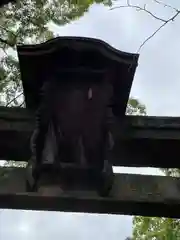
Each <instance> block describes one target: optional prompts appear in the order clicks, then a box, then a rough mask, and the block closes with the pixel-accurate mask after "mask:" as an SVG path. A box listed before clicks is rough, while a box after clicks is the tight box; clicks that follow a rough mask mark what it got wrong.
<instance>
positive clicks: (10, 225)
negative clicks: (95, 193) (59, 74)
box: [0, 0, 180, 240]
mask: <svg viewBox="0 0 180 240" xmlns="http://www.w3.org/2000/svg"><path fill="white" fill-rule="evenodd" d="M132 2H133V4H136V3H140V2H144V3H147V2H148V3H151V2H153V1H135V0H133V1H132ZM169 2H170V3H171V4H172V5H173V6H177V7H179V8H180V2H179V0H174V1H173V0H171V1H170V0H169ZM120 3H121V4H123V1H116V5H118V4H120ZM148 6H149V9H150V10H151V11H152V12H153V13H155V14H157V15H158V16H160V17H163V18H168V17H170V16H171V15H172V14H173V11H172V10H170V9H168V8H164V7H162V6H161V7H160V6H158V5H157V4H151V5H148ZM148 6H147V7H148ZM160 24H162V23H161V22H159V21H157V20H155V19H153V18H152V17H150V16H148V15H147V14H146V13H143V12H137V11H135V10H134V9H125V8H123V9H117V10H113V11H110V10H109V9H108V8H105V7H104V6H103V5H93V6H92V7H91V8H90V11H89V12H88V13H87V14H85V16H84V17H82V18H81V19H80V20H78V21H75V22H73V23H71V24H69V25H66V26H64V27H54V26H53V29H54V31H56V33H58V34H59V35H68V36H70V35H74V36H88V37H96V38H100V39H102V40H104V41H107V42H108V43H110V44H111V45H113V46H114V47H116V48H118V49H120V50H123V51H128V52H136V51H137V49H138V48H139V46H140V45H141V43H142V42H143V41H144V40H145V39H146V38H147V37H148V36H149V35H150V34H151V33H153V31H155V30H156V28H158V27H159V26H160ZM179 24H180V17H178V18H177V19H176V20H175V21H174V22H172V23H170V24H169V25H167V26H166V27H165V28H164V29H162V30H161V31H160V32H159V33H158V34H157V35H156V36H155V37H154V38H153V39H151V40H150V41H149V42H147V44H146V45H145V46H144V47H143V48H142V49H141V52H140V59H139V66H138V68H137V71H136V75H135V79H134V83H133V87H132V91H131V96H134V97H137V98H138V99H139V100H140V101H142V102H143V103H144V104H145V105H146V107H147V112H148V114H149V115H171V116H178V115H180V107H179V104H178V103H179V102H178V101H179V100H180V81H179V80H180V64H179V55H180V44H179V43H180V32H179V31H178V27H179V26H180V25H179ZM117 171H121V172H122V171H123V172H124V171H127V169H123V168H119V169H116V172H117ZM128 172H136V173H141V174H142V173H143V174H145V173H147V174H160V171H159V170H157V169H144V168H142V169H132V168H130V169H129V170H128ZM131 234H132V217H130V216H126V217H125V216H110V215H109V216H108V215H101V216H97V215H89V214H67V213H49V212H46V213H44V212H43V213H42V212H41V213H38V212H27V211H10V210H2V211H0V239H2V240H12V239H13V240H21V239H23V240H24V239H26V240H30V239H31V240H32V239H33V240H36V239H40V238H42V239H44V240H49V239H51V238H52V239H53V240H57V239H60V238H62V239H63V240H64V239H67V240H71V239H73V240H76V239H78V240H79V239H87V240H88V239H92V238H94V239H103V240H107V239H108V240H109V239H112V240H124V239H125V237H127V236H130V235H131Z"/></svg>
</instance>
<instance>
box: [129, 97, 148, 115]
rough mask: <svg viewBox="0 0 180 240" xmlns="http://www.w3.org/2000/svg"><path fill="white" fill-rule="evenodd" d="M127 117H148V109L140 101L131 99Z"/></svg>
mask: <svg viewBox="0 0 180 240" xmlns="http://www.w3.org/2000/svg"><path fill="white" fill-rule="evenodd" d="M126 114H127V115H146V107H145V105H143V104H142V103H141V102H140V101H139V100H138V99H136V98H130V99H129V101H128V104H127V109H126Z"/></svg>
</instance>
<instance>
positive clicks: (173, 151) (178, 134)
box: [0, 107, 180, 168]
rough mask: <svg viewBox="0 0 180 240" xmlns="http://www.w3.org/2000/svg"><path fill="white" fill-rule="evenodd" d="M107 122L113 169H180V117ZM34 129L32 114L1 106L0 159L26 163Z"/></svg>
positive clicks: (111, 120)
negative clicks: (111, 145)
mask: <svg viewBox="0 0 180 240" xmlns="http://www.w3.org/2000/svg"><path fill="white" fill-rule="evenodd" d="M109 123H110V124H111V126H112V129H113V134H114V138H115V142H116V143H115V146H114V150H113V151H112V154H111V155H110V156H109V157H110V159H111V161H112V162H113V165H114V166H119V165H121V166H142V167H148V166H149V167H164V168H165V167H179V168H180V161H179V159H180V151H179V146H180V118H178V117H172V118H171V117H140V116H138V117H136V116H127V117H126V119H125V122H124V123H120V122H119V123H118V122H115V121H114V119H113V118H112V117H109ZM122 124H123V127H122ZM33 127H34V118H33V113H32V112H28V111H27V110H26V109H23V108H22V109H19V108H4V107H1V108H0V159H6V160H16V161H27V160H28V159H29V157H30V149H29V139H30V136H31V133H32V130H33ZM165 159H166V160H165ZM168 160H169V161H168Z"/></svg>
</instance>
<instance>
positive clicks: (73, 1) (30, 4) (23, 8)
mask: <svg viewBox="0 0 180 240" xmlns="http://www.w3.org/2000/svg"><path fill="white" fill-rule="evenodd" d="M93 3H102V4H104V5H109V6H110V5H111V0H19V1H17V3H16V4H12V3H10V4H8V5H5V6H4V7H2V8H0V56H2V55H3V57H1V60H0V96H1V99H0V100H3V101H4V102H6V103H7V102H9V101H11V104H10V105H17V104H19V103H20V104H21V102H22V101H23V98H22V96H21V101H20V100H19V99H18V101H17V98H16V96H17V95H19V93H20V92H21V91H22V86H21V82H20V72H19V66H18V61H17V57H16V52H15V51H16V45H17V44H26V43H40V42H44V41H46V40H49V39H51V38H53V37H55V34H54V33H53V32H52V31H51V30H50V27H49V25H50V24H52V23H53V24H56V25H59V26H60V25H65V24H67V23H70V22H71V21H73V20H76V19H78V18H80V17H82V16H83V15H84V13H86V12H87V11H88V10H89V8H90V6H91V5H92V4H93ZM12 54H13V55H12ZM14 98H16V100H15V101H12V99H14Z"/></svg>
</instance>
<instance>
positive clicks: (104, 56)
mask: <svg viewBox="0 0 180 240" xmlns="http://www.w3.org/2000/svg"><path fill="white" fill-rule="evenodd" d="M63 49H65V50H63ZM69 49H71V50H72V49H73V51H75V52H76V54H75V55H74V56H76V58H78V62H77V63H79V62H80V59H81V58H82V55H81V54H82V53H84V52H86V54H85V55H84V58H83V59H90V57H89V56H90V55H93V56H96V57H95V58H94V59H95V60H96V61H94V62H93V64H94V67H93V69H91V70H90V71H89V74H93V77H94V78H95V79H98V76H99V75H98V74H99V73H98V71H94V69H95V66H96V67H97V65H96V63H101V64H102V66H105V68H106V67H107V66H109V65H111V66H116V67H115V68H113V69H115V70H114V73H116V74H114V75H113V76H115V80H116V81H115V85H114V86H115V88H114V89H115V91H114V96H113V99H112V101H111V103H110V104H109V106H108V108H109V110H111V109H112V108H114V111H113V113H114V114H112V111H109V115H108V118H107V121H108V123H109V124H110V129H111V131H112V133H113V138H114V143H115V144H114V147H113V149H112V150H111V151H110V153H109V159H110V160H111V162H112V163H113V165H114V166H137V167H139V166H146V167H147V166H152V167H162V168H163V167H179V166H180V164H179V161H178V160H179V157H180V156H179V155H180V154H179V143H180V141H179V140H180V137H179V136H180V134H179V131H180V119H179V118H163V117H162V118H156V117H136V116H125V109H126V104H127V100H128V97H129V92H130V89H131V85H132V81H133V77H134V73H135V70H136V67H137V61H138V55H136V54H129V53H124V52H121V51H118V50H116V49H114V48H112V47H111V46H109V45H108V44H106V43H104V42H103V41H100V40H97V39H89V38H78V37H72V38H71V37H61V38H57V39H53V40H51V41H48V42H46V43H43V44H40V45H33V46H19V47H18V55H19V61H20V68H21V75H22V81H23V88H24V94H25V100H26V109H18V108H3V107H2V108H0V149H1V151H0V159H7V160H16V161H19V160H24V161H28V159H29V157H30V155H31V152H30V148H29V141H30V136H31V134H32V131H33V128H34V109H35V106H36V105H37V103H38V101H39V94H38V93H39V89H40V85H41V82H39V79H43V77H42V76H41V74H42V73H43V72H44V69H46V70H48V69H52V68H53V66H55V64H54V62H53V61H52V60H53V59H55V58H56V57H55V55H56V54H55V55H53V54H54V53H57V52H58V54H57V55H56V56H60V55H59V53H60V52H59V51H61V56H62V59H63V60H64V61H65V62H66V63H68V64H69V62H68V61H71V62H72V63H73V64H74V59H71V58H70V57H71V55H68V54H66V53H68V51H69ZM87 50H89V51H87ZM63 51H64V52H63ZM93 51H94V52H93ZM75 52H74V53H75ZM77 52H78V54H77ZM80 53H81V54H80ZM92 53H93V54H92ZM98 54H99V55H98ZM57 59H59V58H58V57H57ZM57 62H60V61H59V60H57ZM83 62H84V60H83ZM88 64H90V65H92V61H91V62H90V63H88ZM98 67H99V65H98ZM77 69H78V74H81V73H82V72H81V69H82V68H81V69H80V68H77ZM96 70H97V69H96ZM69 72H70V70H69ZM46 74H47V71H46ZM46 74H45V75H46ZM61 74H63V73H62V71H61ZM45 75H44V76H45ZM40 76H41V77H40ZM89 76H90V75H89ZM32 79H33V80H32ZM119 120H121V121H119ZM14 139H15V140H14ZM165 158H166V159H170V161H167V160H166V161H165ZM63 171H64V173H65V174H67V175H68V174H72V173H73V172H75V177H77V178H78V177H79V179H80V181H81V175H82V173H83V170H82V169H81V168H77V167H76V166H75V165H74V164H67V163H64V165H63ZM0 175H1V178H0V207H1V208H16V209H17V208H19V209H32V210H55V211H57V210H59V211H74V212H92V213H112V214H129V215H146V216H166V217H179V216H180V210H179V209H180V207H179V204H180V187H179V186H180V184H179V179H176V178H172V177H163V176H162V177H160V176H142V175H133V174H115V176H114V184H113V187H112V190H111V192H110V195H109V196H108V197H104V198H102V197H99V196H98V194H97V193H96V192H94V191H90V189H89V188H87V186H86V184H85V185H84V186H82V184H80V185H76V187H74V188H73V189H71V190H70V191H66V192H61V193H58V192H57V194H56V196H54V195H51V194H50V192H49V191H48V194H47V193H46V192H43V193H42V192H40V193H27V192H26V191H25V178H26V177H25V176H26V172H25V170H24V169H12V168H11V169H5V168H1V169H0Z"/></svg>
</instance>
